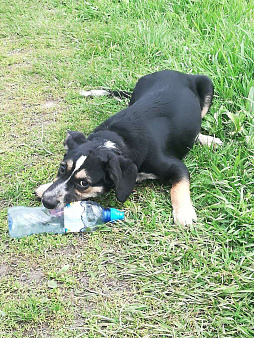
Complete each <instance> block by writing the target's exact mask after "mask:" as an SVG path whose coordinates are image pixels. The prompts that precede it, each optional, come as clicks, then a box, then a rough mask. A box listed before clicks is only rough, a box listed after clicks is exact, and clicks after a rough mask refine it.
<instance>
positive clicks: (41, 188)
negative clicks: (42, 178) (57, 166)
mask: <svg viewBox="0 0 254 338" xmlns="http://www.w3.org/2000/svg"><path fill="white" fill-rule="evenodd" d="M52 184H53V182H50V183H46V184H42V185H40V186H39V187H38V188H37V189H36V190H35V194H36V196H37V197H38V198H42V195H43V194H44V192H45V191H46V190H48V188H49V187H50V186H51V185H52Z"/></svg>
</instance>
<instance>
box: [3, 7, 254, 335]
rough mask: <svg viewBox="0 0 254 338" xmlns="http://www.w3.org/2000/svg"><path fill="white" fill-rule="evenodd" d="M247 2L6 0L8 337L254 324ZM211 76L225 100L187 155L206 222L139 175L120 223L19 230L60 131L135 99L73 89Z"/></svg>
mask: <svg viewBox="0 0 254 338" xmlns="http://www.w3.org/2000/svg"><path fill="white" fill-rule="evenodd" d="M253 15H254V13H253V4H252V2H251V1H244V0H221V1H219V0H215V1H208V0H204V1H194V0H193V1H192V0H189V1H187V0H179V1H176V0H172V1H162V0H159V1H153V0H142V1H141V0H137V1H129V0H125V1H124V0H123V1H116V0H114V1H109V0H94V1H78V0H77V1H75V0H73V1H64V0H62V1H59V0H43V1H40V2H38V1H35V0H26V1H24V0H23V1H21V0H17V1H7V0H4V1H2V3H1V5H0V16H1V20H0V38H1V40H0V44H1V45H0V46H1V53H0V62H1V68H0V76H1V80H2V81H1V82H0V90H1V94H0V95H1V96H0V100H1V105H0V109H1V112H0V114H1V115H0V119H1V124H0V133H1V141H0V168H1V176H0V205H1V211H0V237H1V242H0V249H1V257H0V285H1V286H0V317H1V320H0V335H1V336H3V337H92V338H93V337H185V338H187V337H211V338H214V337H237V338H238V337H253V336H254V324H253V316H254V313H253V312H254V311H253V309H254V307H253V292H254V291H253V290H254V278H253V274H254V259H253V258H254V255H253V247H254V203H253V195H254V188H253V186H254V173H253V164H254V160H253V158H254V156H253V155H254V154H253V153H254V152H253V150H254V138H253V132H254V102H253V101H254V80H253V71H254V63H253V60H254V34H253V32H254V27H253ZM165 68H168V69H175V70H179V71H184V72H189V73H200V74H206V75H208V76H210V77H211V79H212V80H213V82H214V85H215V99H214V103H213V106H212V108H211V110H210V113H209V114H208V115H207V116H206V117H205V119H204V121H203V124H202V129H203V130H204V133H207V134H210V135H216V136H217V137H220V138H221V139H222V140H223V142H224V145H223V146H222V147H221V148H219V149H216V150H214V149H209V148H206V147H200V146H198V145H196V146H195V147H194V149H193V150H192V151H191V152H190V153H189V155H188V156H187V158H186V159H185V163H186V165H187V166H188V168H189V170H190V172H191V178H192V179H191V192H192V200H193V203H194V206H195V208H196V210H197V214H198V223H197V224H195V225H193V226H191V227H181V226H175V225H173V222H172V209H171V204H170V198H169V193H170V185H169V184H168V185H167V184H164V185H162V184H161V183H159V182H147V183H142V184H139V185H137V186H136V188H135V191H134V193H133V194H132V195H131V197H130V198H129V199H128V201H126V202H125V204H124V205H121V204H120V203H118V202H117V201H116V199H115V195H114V192H110V193H109V194H107V196H103V197H101V198H98V199H97V201H98V202H99V203H101V204H103V205H105V206H108V205H111V206H115V207H119V208H123V209H124V210H125V211H126V215H127V217H126V221H125V222H122V223H118V224H117V225H114V226H112V227H111V228H110V230H109V229H107V231H106V230H105V231H97V232H95V233H93V234H87V235H75V234H74V235H72V234H71V235H68V236H60V235H59V236H52V235H41V236H31V237H27V238H22V239H19V240H15V239H11V238H9V236H8V232H7V220H6V215H7V209H8V207H10V206H12V205H34V206H35V205H39V204H38V202H37V201H36V200H35V197H34V194H33V191H34V189H35V188H36V187H37V186H38V185H39V184H41V183H45V182H47V181H49V180H50V179H51V178H53V177H54V175H55V173H56V170H57V167H58V164H59V161H60V160H61V159H62V156H63V140H64V138H65V134H66V130H67V129H73V130H81V131H85V133H86V134H88V133H89V132H91V131H92V130H93V128H94V127H95V126H97V125H98V124H99V123H100V122H102V121H103V120H104V119H105V118H107V117H109V116H111V115H112V114H113V113H115V112H117V111H119V110H120V109H122V108H123V107H125V106H126V102H124V101H121V102H119V101H117V100H115V99H109V98H105V97H103V98H95V99H92V100H85V99H83V98H81V97H80V96H79V94H78V93H79V90H80V89H81V88H82V89H91V88H100V87H109V88H116V89H125V90H128V89H132V88H133V86H134V85H135V82H136V81H137V79H138V78H139V77H140V76H142V75H144V74H147V73H150V72H153V71H156V70H161V69H165Z"/></svg>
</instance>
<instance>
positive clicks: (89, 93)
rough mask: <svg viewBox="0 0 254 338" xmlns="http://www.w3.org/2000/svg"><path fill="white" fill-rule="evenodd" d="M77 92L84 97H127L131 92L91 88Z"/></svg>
mask: <svg viewBox="0 0 254 338" xmlns="http://www.w3.org/2000/svg"><path fill="white" fill-rule="evenodd" d="M79 94H80V95H81V96H84V97H98V96H113V97H117V98H119V99H129V98H130V97H131V94H132V93H131V92H127V91H125V90H110V89H93V90H81V91H80V92H79Z"/></svg>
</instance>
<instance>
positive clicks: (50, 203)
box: [42, 198, 58, 209]
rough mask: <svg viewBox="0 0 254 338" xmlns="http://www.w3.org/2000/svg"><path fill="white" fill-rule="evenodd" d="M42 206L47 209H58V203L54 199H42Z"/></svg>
mask: <svg viewBox="0 0 254 338" xmlns="http://www.w3.org/2000/svg"><path fill="white" fill-rule="evenodd" d="M42 204H43V205H44V207H45V208H47V209H55V208H56V207H57V204H58V201H56V200H53V199H45V198H42Z"/></svg>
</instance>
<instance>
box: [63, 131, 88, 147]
mask: <svg viewBox="0 0 254 338" xmlns="http://www.w3.org/2000/svg"><path fill="white" fill-rule="evenodd" d="M85 142H86V137H85V135H84V134H83V133H80V132H79V131H71V130H68V132H67V137H66V139H65V141H64V146H65V149H66V150H70V149H73V148H75V147H76V146H77V145H79V144H82V143H85Z"/></svg>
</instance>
